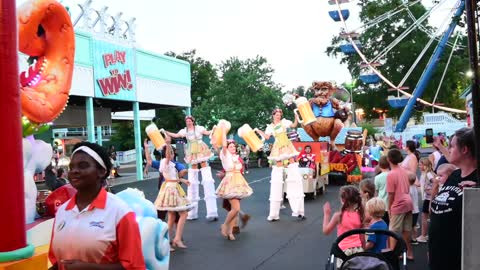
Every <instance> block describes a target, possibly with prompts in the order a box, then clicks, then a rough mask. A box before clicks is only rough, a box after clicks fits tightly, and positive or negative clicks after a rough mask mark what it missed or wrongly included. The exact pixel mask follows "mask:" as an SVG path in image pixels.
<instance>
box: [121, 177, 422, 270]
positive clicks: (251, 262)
mask: <svg viewBox="0 0 480 270" xmlns="http://www.w3.org/2000/svg"><path fill="white" fill-rule="evenodd" d="M214 174H215V172H214ZM245 178H246V179H247V181H248V182H249V183H250V185H251V187H252V189H253V191H254V193H253V195H252V196H251V197H249V198H246V199H244V200H242V202H241V206H242V210H243V211H244V212H246V213H248V214H250V215H251V216H252V219H251V220H250V222H249V223H248V226H247V227H246V228H245V229H242V231H241V233H240V234H239V235H237V236H236V238H237V240H236V241H228V240H227V239H226V238H225V237H223V236H222V235H221V234H220V225H221V224H222V223H223V220H224V219H225V215H226V211H225V210H223V209H222V208H221V205H222V204H221V200H218V208H219V209H218V212H219V215H220V220H219V221H217V222H208V221H207V220H206V219H205V213H206V211H205V203H204V202H203V201H200V202H199V219H198V220H195V221H187V224H186V226H185V232H184V242H185V244H186V245H187V246H188V248H187V249H183V250H182V249H179V248H177V249H176V251H175V252H173V253H172V256H171V261H170V269H173V270H180V269H181V270H190V269H192V270H194V269H195V270H199V269H231V270H235V269H275V270H278V269H296V270H299V269H324V268H325V264H326V262H327V257H328V255H329V252H330V247H331V244H332V242H333V241H334V240H335V238H336V232H333V233H332V234H331V235H323V233H322V222H323V204H324V203H325V202H327V201H329V202H330V203H331V205H332V209H333V210H335V209H339V208H340V201H339V198H338V190H339V187H338V186H328V187H327V189H326V192H325V193H324V194H323V195H318V196H317V198H316V199H312V200H306V201H305V215H306V217H307V219H306V220H303V221H299V220H297V219H296V218H295V217H292V216H291V211H290V209H289V206H288V202H286V203H285V205H286V206H287V208H286V209H283V210H281V213H280V220H279V221H277V222H268V221H267V219H266V218H267V216H268V211H269V201H268V195H269V181H270V170H269V169H268V168H263V169H251V170H250V173H249V174H246V175H245ZM215 181H216V185H217V184H218V183H219V179H215ZM157 184H158V182H157V180H146V181H138V182H134V183H129V184H124V185H118V186H115V187H114V191H115V192H118V191H121V190H123V189H125V188H127V187H135V188H138V189H140V190H142V191H144V193H145V196H146V197H147V199H149V200H151V201H153V200H154V199H155V198H156V195H157V192H158V190H157ZM200 193H201V197H203V195H202V191H201V192H200ZM414 251H415V256H416V259H415V262H414V263H410V264H409V269H427V266H426V245H425V244H420V245H419V246H416V247H415V248H414Z"/></svg>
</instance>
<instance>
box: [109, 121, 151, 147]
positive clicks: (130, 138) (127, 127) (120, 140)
mask: <svg viewBox="0 0 480 270" xmlns="http://www.w3.org/2000/svg"><path fill="white" fill-rule="evenodd" d="M148 124H149V122H148V121H140V134H141V137H142V138H141V141H142V144H143V140H144V139H145V137H146V136H147V135H146V134H145V132H143V131H144V130H145V128H146V127H147V125H148ZM112 129H113V130H115V133H114V134H113V135H112V137H111V138H110V142H111V144H112V145H115V146H116V147H117V150H118V151H127V150H130V149H135V135H134V132H133V121H117V122H115V123H112Z"/></svg>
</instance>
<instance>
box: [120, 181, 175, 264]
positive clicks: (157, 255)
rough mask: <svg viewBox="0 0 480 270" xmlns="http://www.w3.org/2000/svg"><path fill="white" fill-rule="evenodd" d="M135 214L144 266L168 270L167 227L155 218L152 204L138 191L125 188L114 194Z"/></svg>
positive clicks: (168, 245) (155, 212)
mask: <svg viewBox="0 0 480 270" xmlns="http://www.w3.org/2000/svg"><path fill="white" fill-rule="evenodd" d="M116 195H117V196H118V197H119V198H120V199H122V200H123V201H124V202H125V203H127V204H128V206H130V208H131V209H132V210H133V211H134V212H135V216H136V220H137V222H138V225H139V228H140V237H141V239H142V252H143V257H144V259H145V265H146V267H147V269H150V270H168V266H169V262H170V241H169V238H168V226H167V224H166V223H165V222H163V221H162V220H160V219H158V218H157V211H156V209H155V206H154V205H153V203H152V202H151V201H149V200H147V199H145V195H144V194H143V192H141V191H140V190H138V189H132V188H127V189H125V190H124V191H121V192H119V193H117V194H116Z"/></svg>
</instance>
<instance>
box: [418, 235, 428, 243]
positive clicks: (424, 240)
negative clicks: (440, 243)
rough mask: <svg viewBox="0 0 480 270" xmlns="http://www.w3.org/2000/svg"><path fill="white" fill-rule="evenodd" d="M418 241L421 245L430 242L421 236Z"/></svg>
mask: <svg viewBox="0 0 480 270" xmlns="http://www.w3.org/2000/svg"><path fill="white" fill-rule="evenodd" d="M417 241H418V242H419V243H427V242H428V239H427V238H426V237H425V236H423V235H420V236H419V237H417Z"/></svg>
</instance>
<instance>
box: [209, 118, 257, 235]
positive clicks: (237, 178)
mask: <svg viewBox="0 0 480 270" xmlns="http://www.w3.org/2000/svg"><path fill="white" fill-rule="evenodd" d="M220 128H223V127H220ZM225 133H226V132H223V147H222V150H221V151H220V159H221V161H222V166H223V169H224V170H225V177H223V179H222V182H220V185H218V188H217V195H218V197H220V198H223V199H227V200H228V202H229V203H230V211H229V212H228V214H227V217H226V218H225V222H224V223H223V224H222V226H221V231H222V235H223V236H225V237H227V238H228V240H231V241H233V240H235V237H234V236H233V227H234V226H235V219H236V218H237V216H238V214H239V213H240V211H241V210H240V200H241V199H243V198H246V197H249V196H250V195H252V193H253V191H252V189H251V188H250V186H249V185H248V183H247V181H246V180H245V178H244V177H243V175H242V173H241V170H242V169H243V164H242V163H241V162H240V160H239V157H238V155H237V153H236V145H235V141H233V140H228V141H227V136H226V134H225Z"/></svg>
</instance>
